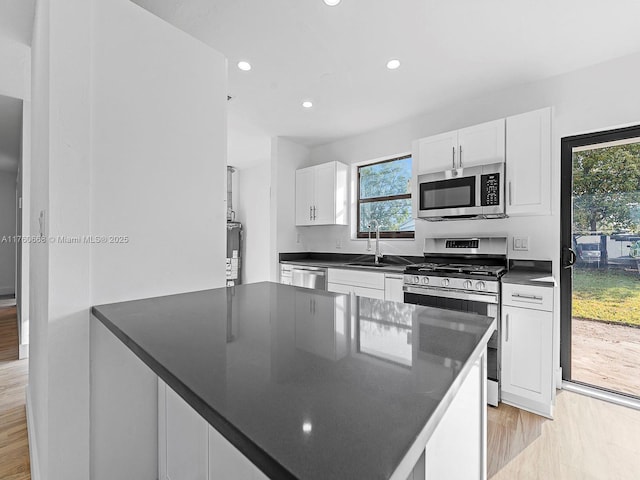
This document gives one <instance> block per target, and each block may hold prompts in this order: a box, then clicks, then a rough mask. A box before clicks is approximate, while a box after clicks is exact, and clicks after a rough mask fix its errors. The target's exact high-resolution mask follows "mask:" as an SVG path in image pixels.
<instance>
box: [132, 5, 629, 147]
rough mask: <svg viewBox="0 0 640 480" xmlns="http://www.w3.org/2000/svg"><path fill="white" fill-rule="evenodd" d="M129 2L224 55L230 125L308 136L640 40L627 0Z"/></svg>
mask: <svg viewBox="0 0 640 480" xmlns="http://www.w3.org/2000/svg"><path fill="white" fill-rule="evenodd" d="M132 1H134V2H135V3H137V4H139V5H141V6H142V7H144V8H146V9H148V10H149V11H151V12H153V13H155V14H156V15H158V16H159V17H161V18H163V19H165V20H167V21H168V22H170V23H172V24H174V25H176V26H177V27H179V28H181V29H182V30H184V31H186V32H188V33H190V34H191V35H193V36H194V37H196V38H199V39H201V40H202V41H204V42H205V43H207V44H209V45H211V46H212V47H214V48H216V49H217V50H219V51H221V52H222V53H224V54H225V55H226V56H227V57H228V59H229V94H230V95H232V96H233V97H234V98H233V100H232V101H231V102H230V104H229V108H230V129H231V130H234V129H235V126H234V118H235V119H242V122H243V123H244V124H245V125H248V124H252V125H253V126H254V128H255V129H258V130H261V131H264V132H265V133H266V134H268V135H280V136H288V137H293V138H297V139H298V141H300V142H302V143H307V144H319V143H326V142H328V141H331V140H334V139H337V138H340V137H345V136H350V135H354V134H358V133H362V132H365V131H369V130H372V129H375V128H378V127H382V126H384V125H387V124H392V123H395V122H398V121H400V120H402V119H406V118H408V117H411V116H414V115H417V114H420V113H422V112H425V111H429V110H433V109H436V108H439V107H443V106H446V105H447V104H450V103H453V102H455V101H458V100H460V99H463V98H471V97H477V96H480V95H482V94H483V93H485V92H489V91H497V90H501V89H504V88H508V87H511V86H514V85H518V84H523V83H528V82H532V81H536V80H539V79H542V78H547V77H550V76H554V75H558V74H561V73H565V72H568V71H571V70H576V69H578V68H581V67H585V66H588V65H592V64H596V63H600V62H603V61H605V60H608V59H612V58H615V57H620V56H624V55H627V54H631V53H634V52H637V51H640V28H638V18H640V1H638V0H611V1H606V2H605V1H602V0H519V1H509V0H482V1H480V0H456V1H446V0H343V1H342V3H340V4H339V5H338V6H336V7H328V6H326V5H325V4H324V2H323V1H322V0H269V1H265V0H132ZM391 58H398V59H400V60H401V62H402V65H401V67H400V68H399V69H398V70H395V71H389V70H387V68H386V66H385V65H386V62H387V60H389V59H391ZM239 60H248V61H249V62H250V63H251V64H252V66H253V69H252V70H251V71H250V72H242V71H240V70H239V69H238V68H237V67H236V64H237V62H238V61H239ZM304 99H311V100H313V102H314V107H313V108H312V109H310V110H305V109H303V108H302V107H301V102H302V100H304Z"/></svg>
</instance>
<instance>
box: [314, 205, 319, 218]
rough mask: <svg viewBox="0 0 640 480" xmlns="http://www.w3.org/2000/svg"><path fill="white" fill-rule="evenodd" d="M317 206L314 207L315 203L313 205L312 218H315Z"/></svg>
mask: <svg viewBox="0 0 640 480" xmlns="http://www.w3.org/2000/svg"><path fill="white" fill-rule="evenodd" d="M317 208H318V207H316V206H315V205H314V206H313V219H314V220H315V219H316V210H317Z"/></svg>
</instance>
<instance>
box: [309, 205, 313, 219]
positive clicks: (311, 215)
mask: <svg viewBox="0 0 640 480" xmlns="http://www.w3.org/2000/svg"><path fill="white" fill-rule="evenodd" d="M309 220H313V207H309Z"/></svg>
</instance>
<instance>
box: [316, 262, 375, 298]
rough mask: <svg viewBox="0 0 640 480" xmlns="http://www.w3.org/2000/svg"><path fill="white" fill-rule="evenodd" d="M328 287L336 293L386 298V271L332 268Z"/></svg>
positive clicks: (328, 276)
mask: <svg viewBox="0 0 640 480" xmlns="http://www.w3.org/2000/svg"><path fill="white" fill-rule="evenodd" d="M327 279H328V284H327V289H328V290H329V291H330V292H335V293H353V294H355V295H358V296H359V297H368V298H375V299H378V300H384V298H385V296H384V288H385V279H384V273H377V272H370V271H365V270H347V269H344V270H343V269H339V268H330V269H329V272H328V274H327Z"/></svg>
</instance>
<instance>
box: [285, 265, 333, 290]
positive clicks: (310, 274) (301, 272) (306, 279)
mask: <svg viewBox="0 0 640 480" xmlns="http://www.w3.org/2000/svg"><path fill="white" fill-rule="evenodd" d="M291 285H295V286H297V287H305V288H315V289H318V290H326V289H327V269H326V268H321V267H303V266H300V265H294V266H292V267H291Z"/></svg>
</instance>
